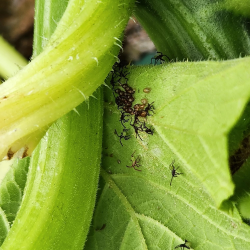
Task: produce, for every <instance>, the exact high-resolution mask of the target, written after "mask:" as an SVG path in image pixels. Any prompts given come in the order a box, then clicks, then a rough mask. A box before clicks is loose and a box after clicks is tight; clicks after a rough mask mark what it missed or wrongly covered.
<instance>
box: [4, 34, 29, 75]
mask: <svg viewBox="0 0 250 250" xmlns="http://www.w3.org/2000/svg"><path fill="white" fill-rule="evenodd" d="M26 64H27V60H26V59H25V58H24V57H23V56H22V55H20V54H19V53H18V52H17V51H16V50H15V49H14V48H13V47H12V46H11V45H10V44H8V43H7V42H6V41H5V40H4V39H3V37H1V36H0V76H2V77H3V78H4V79H7V78H9V77H10V76H13V75H14V74H15V73H16V72H18V71H19V70H20V69H21V68H23V67H24V66H26Z"/></svg>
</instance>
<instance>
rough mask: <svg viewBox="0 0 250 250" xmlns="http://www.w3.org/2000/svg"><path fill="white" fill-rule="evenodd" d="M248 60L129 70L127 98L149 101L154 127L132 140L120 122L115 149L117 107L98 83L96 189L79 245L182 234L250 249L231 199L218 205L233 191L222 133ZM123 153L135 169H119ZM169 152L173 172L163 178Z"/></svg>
mask: <svg viewBox="0 0 250 250" xmlns="http://www.w3.org/2000/svg"><path fill="white" fill-rule="evenodd" d="M248 61H249V59H248V58H246V59H240V60H232V61H227V62H199V63H187V62H186V63H181V64H179V63H172V64H164V65H160V66H155V67H150V66H149V67H138V68H134V69H132V70H131V74H130V76H129V82H128V83H129V85H130V86H132V87H133V88H135V90H136V92H135V98H136V100H135V102H134V104H135V103H140V100H141V99H142V98H147V99H148V102H149V103H152V102H154V103H153V105H154V107H155V114H154V115H153V116H150V117H147V124H148V125H147V126H148V127H150V126H152V127H153V128H154V130H155V133H154V135H147V134H145V133H140V136H141V138H142V140H140V139H139V138H138V137H137V138H136V136H135V134H134V131H133V129H132V128H131V127H130V126H129V122H127V123H125V126H126V127H127V128H130V132H129V133H128V134H132V135H133V136H132V139H130V140H128V141H125V140H123V139H122V144H123V147H122V146H121V144H120V141H119V138H118V137H117V135H115V134H114V130H115V129H116V130H117V131H118V134H120V133H121V131H122V130H123V127H122V125H121V123H120V121H119V117H120V112H119V111H118V110H117V108H116V107H115V106H114V99H111V96H112V93H111V90H107V94H106V98H105V103H106V105H105V122H104V145H103V167H102V172H101V176H102V179H101V182H100V187H101V190H100V192H99V200H98V204H97V207H96V210H95V215H94V219H93V227H92V229H91V231H90V234H89V239H88V241H87V245H86V248H85V250H88V249H115V250H117V249H174V247H175V246H177V245H179V244H181V243H183V242H184V240H185V239H187V240H188V241H189V242H191V247H192V249H250V237H249V235H250V228H249V227H248V226H247V225H246V224H244V223H243V222H242V220H241V218H240V216H239V213H238V211H237V209H236V208H235V207H234V205H233V203H230V202H228V203H227V204H228V208H227V210H225V209H224V211H222V210H219V209H218V207H219V206H220V205H221V203H222V202H223V200H226V199H227V198H228V197H230V196H231V195H232V194H233V190H234V184H233V182H232V180H231V175H230V171H229V167H228V138H227V135H228V133H229V132H230V130H231V128H232V127H233V125H234V124H235V123H236V122H237V120H238V119H239V118H240V115H241V113H242V112H243V110H244V108H245V106H246V104H247V102H248V100H249V96H250V84H249V83H248V81H249V80H248V79H249V73H248V71H247V70H245V71H244V72H245V73H243V74H240V75H239V74H238V71H239V68H242V67H243V66H242V64H244V65H246V64H247V63H249V62H248ZM244 67H245V66H244ZM239 77H240V79H241V81H239ZM146 87H148V88H151V92H150V93H144V92H143V89H144V88H146ZM132 154H134V157H138V156H140V158H141V161H140V164H141V166H140V167H138V169H139V170H141V171H135V170H134V169H133V168H128V167H126V166H131V164H132V162H133V158H132ZM173 160H175V163H174V165H175V166H176V167H179V169H178V172H181V173H182V174H181V175H179V176H178V178H173V183H172V186H170V180H171V170H170V169H169V165H170V164H171V162H173ZM104 224H105V227H104V228H103V227H102V226H103V225H104Z"/></svg>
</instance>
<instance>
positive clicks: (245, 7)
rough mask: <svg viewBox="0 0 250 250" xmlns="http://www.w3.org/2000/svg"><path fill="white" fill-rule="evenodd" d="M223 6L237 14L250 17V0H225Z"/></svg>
mask: <svg viewBox="0 0 250 250" xmlns="http://www.w3.org/2000/svg"><path fill="white" fill-rule="evenodd" d="M222 6H223V7H224V8H225V9H228V10H230V11H232V12H234V13H235V14H237V15H241V16H245V17H248V18H249V17H250V4H249V1H248V0H225V1H222Z"/></svg>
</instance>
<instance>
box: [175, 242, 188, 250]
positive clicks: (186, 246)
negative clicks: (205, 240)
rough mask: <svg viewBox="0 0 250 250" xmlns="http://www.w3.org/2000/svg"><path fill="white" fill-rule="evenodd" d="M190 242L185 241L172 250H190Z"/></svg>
mask: <svg viewBox="0 0 250 250" xmlns="http://www.w3.org/2000/svg"><path fill="white" fill-rule="evenodd" d="M190 246H191V245H190V242H188V241H187V240H185V243H182V244H180V245H178V246H176V247H175V248H174V249H176V248H179V247H180V248H181V249H182V250H184V248H187V249H190Z"/></svg>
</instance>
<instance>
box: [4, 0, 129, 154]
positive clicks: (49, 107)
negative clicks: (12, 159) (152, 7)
mask: <svg viewBox="0 0 250 250" xmlns="http://www.w3.org/2000/svg"><path fill="white" fill-rule="evenodd" d="M132 5H133V0H103V1H98V0H94V1H83V0H81V1H77V0H70V2H69V4H68V7H67V9H66V11H65V13H64V15H63V17H62V19H61V21H60V22H59V24H58V27H57V29H56V31H55V33H54V34H53V36H52V38H51V41H50V42H49V43H48V46H47V47H46V49H45V50H44V51H43V52H42V53H41V54H40V55H39V56H37V57H36V58H35V59H34V60H33V61H32V62H31V63H30V64H29V65H28V66H27V67H25V68H24V69H23V70H21V71H20V72H19V73H18V74H17V75H16V76H14V77H12V78H10V79H9V80H8V81H6V82H5V83H4V84H2V85H1V86H0V93H1V96H0V104H1V105H0V120H1V124H0V140H1V145H0V158H2V157H4V155H6V154H7V152H8V151H12V152H16V151H17V150H18V149H19V148H20V147H22V146H24V145H25V146H26V147H27V148H29V147H30V144H31V143H30V141H32V138H31V134H34V133H35V132H36V131H40V133H41V134H43V133H44V130H46V128H47V126H48V125H49V124H51V123H52V122H53V121H55V120H56V119H58V118H59V117H61V116H62V115H64V114H66V113H67V112H69V111H70V110H72V109H73V108H74V107H76V106H77V105H79V104H80V103H81V102H82V101H84V100H86V99H87V98H88V97H89V96H90V95H92V94H93V92H94V91H95V90H96V89H97V87H98V86H100V85H101V84H102V83H103V81H104V79H105V77H106V76H107V74H108V72H109V71H110V70H111V67H112V65H113V63H114V62H115V61H116V60H117V54H118V51H119V49H120V47H119V46H117V42H118V41H117V39H118V37H119V36H120V35H121V32H122V31H123V28H124V27H125V25H126V23H127V20H128V18H129V15H130V13H131V7H132ZM104 31H105V32H104ZM118 40H119V39H118ZM27 141H28V142H27ZM28 153H30V151H28Z"/></svg>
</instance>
